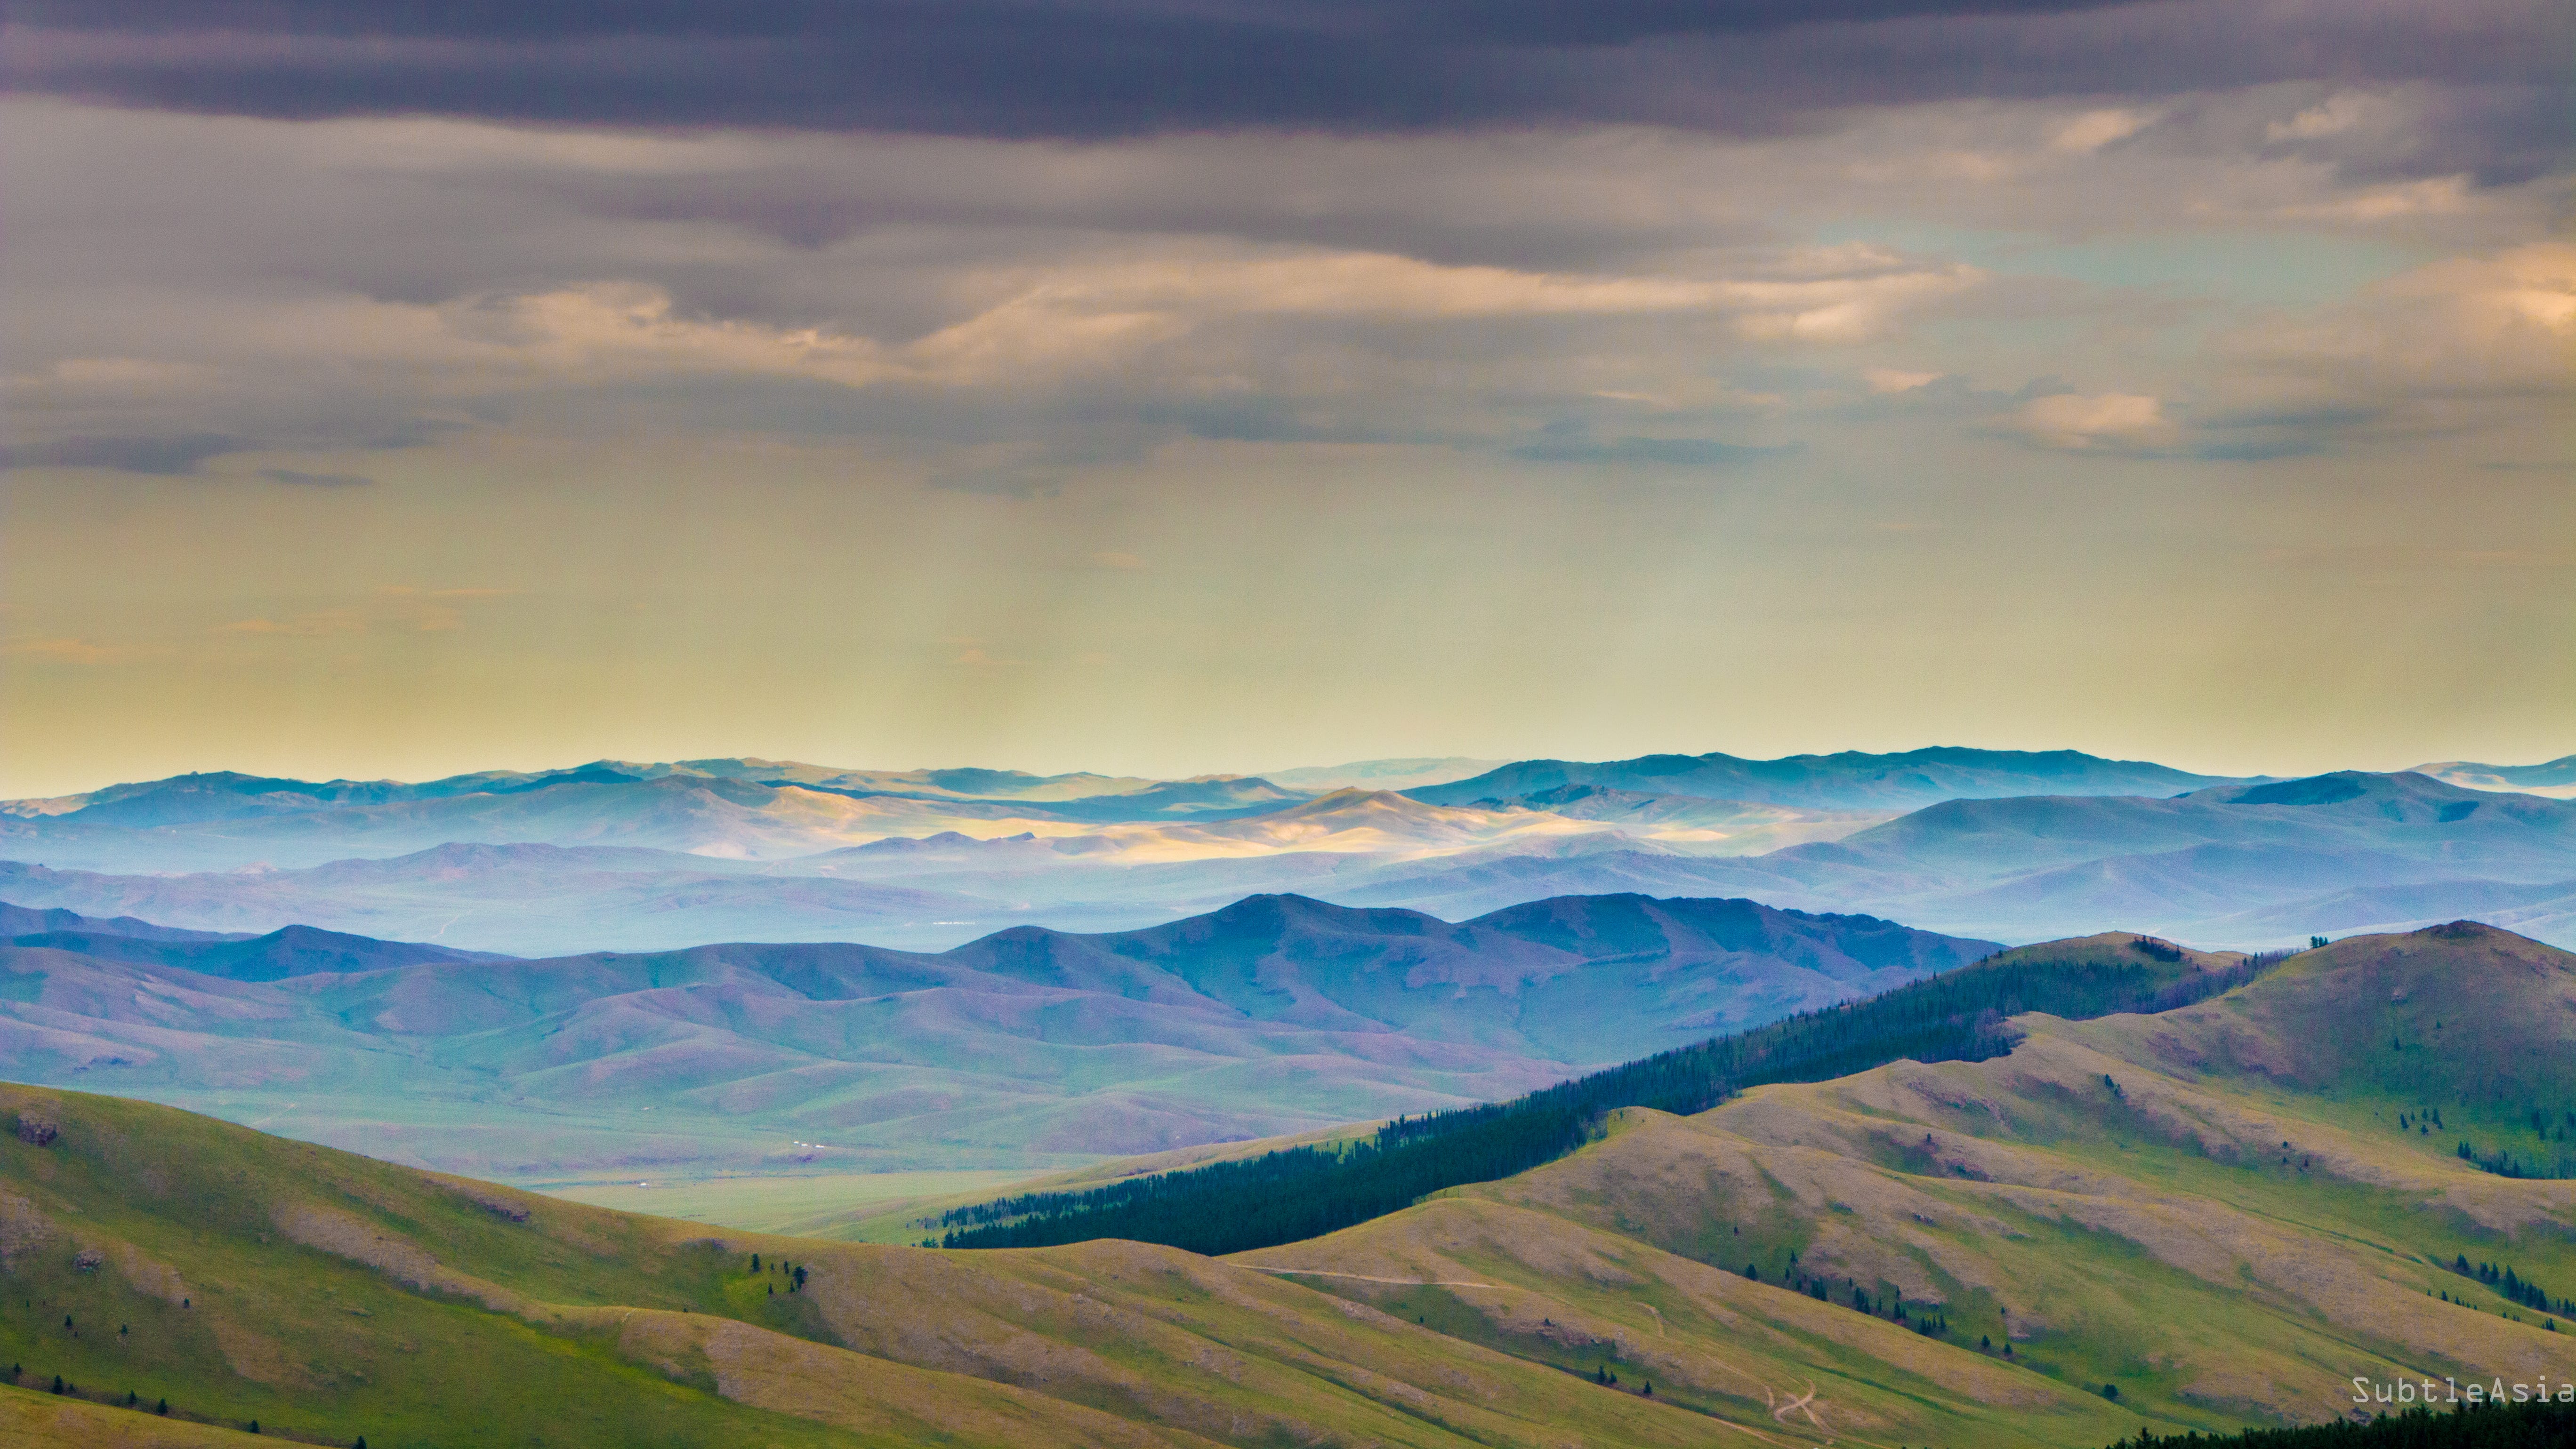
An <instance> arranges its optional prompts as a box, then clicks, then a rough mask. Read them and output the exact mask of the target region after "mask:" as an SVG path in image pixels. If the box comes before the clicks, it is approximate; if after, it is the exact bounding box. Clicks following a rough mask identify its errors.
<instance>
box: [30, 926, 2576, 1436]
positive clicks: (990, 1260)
mask: <svg viewBox="0 0 2576 1449" xmlns="http://www.w3.org/2000/svg"><path fill="white" fill-rule="evenodd" d="M1282 919H1283V921H1284V920H1285V919H1286V917H1285V916H1283V917H1282ZM1426 929H1427V928H1426ZM1139 949H1143V947H1142V944H1141V943H1139ZM2036 954H2037V955H2045V954H2046V953H2045V952H2039V953H2036ZM1122 959H1130V960H1133V958H1122ZM1135 964H1136V965H1137V966H1138V967H1139V969H1141V968H1142V966H1143V963H1142V962H1136V963H1135ZM447 969H454V968H447ZM290 979H315V978H290ZM2010 1026H2011V1028H2012V1031H2013V1034H2014V1035H2015V1036H2016V1037H2017V1038H2018V1039H2017V1041H2016V1042H2015V1044H2013V1045H2012V1046H2011V1048H2010V1050H2009V1051H2008V1052H2006V1053H2004V1054H2002V1055H1995V1056H1989V1057H1987V1058H1985V1059H1984V1060H1977V1061H1947V1062H1940V1063H1934V1064H1928V1065H1927V1064H1925V1063H1921V1062H1917V1061H1911V1060H1900V1061H1894V1062H1890V1063H1888V1064H1886V1065H1882V1066H1877V1067H1873V1068H1871V1069H1869V1070H1867V1071H1862V1072H1859V1073H1857V1074H1855V1075H1850V1076H1845V1077H1841V1078H1838V1079H1834V1080H1830V1081H1821V1082H1805V1083H1789V1084H1780V1085H1771V1086H1762V1087H1756V1088H1753V1089H1751V1090H1748V1091H1745V1092H1743V1093H1742V1094H1741V1095H1738V1096H1735V1097H1733V1098H1732V1099H1731V1100H1728V1101H1725V1102H1723V1103H1721V1104H1720V1105H1718V1106H1716V1107H1714V1108H1711V1109H1710V1110H1708V1111H1705V1112H1700V1113H1698V1114H1696V1115H1691V1116H1674V1115H1669V1114H1665V1113H1661V1112H1654V1111H1648V1110H1644V1109H1633V1108H1632V1109H1628V1110H1626V1111H1623V1112H1620V1113H1617V1114H1615V1115H1614V1116H1613V1117H1612V1118H1610V1119H1608V1120H1605V1121H1603V1122H1602V1123H1601V1124H1600V1130H1599V1131H1598V1132H1597V1133H1596V1134H1595V1135H1594V1136H1593V1138H1592V1140H1591V1141H1589V1142H1588V1143H1587V1144H1585V1145H1583V1146H1581V1147H1580V1148H1579V1150H1576V1151H1574V1152H1572V1153H1571V1154H1570V1155H1567V1156H1565V1157H1562V1158H1560V1159H1558V1160H1556V1161H1553V1162H1551V1163H1549V1164H1547V1165H1546V1166H1543V1167H1540V1168H1537V1169H1535V1170H1532V1171H1529V1172H1525V1173H1521V1174H1518V1175H1514V1176H1511V1177H1505V1178H1500V1179H1497V1180H1493V1181H1488V1182H1483V1183H1479V1184H1475V1185H1470V1186H1466V1187H1461V1188H1458V1189H1455V1190H1452V1191H1450V1192H1447V1193H1443V1194H1441V1195H1439V1196H1436V1197H1432V1198H1429V1199H1426V1200H1422V1201H1419V1202H1416V1203H1414V1204H1413V1205H1411V1206H1409V1207H1403V1208H1401V1209H1399V1210H1396V1211H1393V1212H1390V1213H1387V1214H1385V1215H1383V1216H1380V1217H1377V1218H1374V1219H1373V1220H1370V1221H1367V1222H1363V1223H1361V1224H1360V1225H1359V1226H1357V1227H1354V1228H1349V1229H1346V1230H1344V1231H1341V1232H1338V1233H1335V1234H1332V1235H1330V1236H1328V1237H1324V1238H1319V1239H1313V1240H1308V1241H1303V1242H1293V1243H1287V1244H1283V1245H1280V1246H1277V1247H1272V1248H1265V1249H1261V1250H1258V1251H1254V1252H1249V1253H1243V1254H1238V1255H1235V1256H1233V1257H1231V1258H1205V1257H1198V1256H1195V1255H1192V1254H1189V1253H1185V1252H1181V1251H1178V1250H1176V1249H1171V1248H1163V1247H1155V1246H1150V1245H1146V1244H1140V1243H1133V1242H1115V1241H1093V1242H1087V1243H1076V1244H1071V1245H1067V1246H1062V1247H1050V1248H1038V1249H1027V1250H1017V1251H1007V1252H968V1251H938V1250H926V1249H922V1248H917V1247H903V1246H895V1245H890V1244H883V1243H873V1242H854V1241H827V1240H820V1239H815V1238H794V1237H782V1236H776V1235H771V1234H764V1233H757V1232H750V1231H744V1230H737V1229H727V1228H710V1227H708V1226H707V1225H705V1224H700V1223H681V1222H675V1221H672V1220H669V1219H656V1218H647V1217H639V1216H633V1215H628V1214H623V1213H616V1212H610V1211H606V1210H603V1209H600V1208H595V1207H589V1206H583V1205H580V1204H576V1203H571V1202H566V1201H562V1200H559V1199H553V1198H548V1197H544V1196H539V1195H535V1194H530V1193H525V1192H519V1191H514V1190H512V1189H510V1188H508V1187H504V1186H500V1185H497V1184H492V1183H487V1182H478V1181H474V1180H471V1179H467V1178H459V1177H453V1176H447V1175H444V1174H436V1173H424V1172H419V1171H415V1170H412V1169H408V1168H405V1167H402V1166H398V1165H395V1164H390V1163H386V1162H381V1161H375V1160H371V1159H368V1158H362V1157H357V1156H353V1155H350V1154H347V1153H342V1152H337V1151H333V1150H330V1149H328V1148H322V1147H314V1146H310V1145H307V1144H302V1143H293V1142H286V1141H282V1140H279V1139H278V1138H275V1137H271V1136H266V1135H263V1134H260V1133H258V1132H254V1131H249V1130H246V1129H244V1128H242V1127H240V1126H236V1125H232V1124H228V1123H224V1122H220V1121H215V1120H211V1119H208V1118H205V1117H202V1116H192V1115H190V1114H187V1113H182V1112H177V1111H173V1110H170V1109H168V1108H166V1107H160V1106H155V1105H151V1104H147V1103H140V1102H134V1101H130V1100H119V1099H116V1098H111V1097H101V1096H96V1095H91V1094H87V1093H80V1092H69V1091H62V1090H59V1089H50V1088H41V1087H23V1086H5V1087H0V1126H5V1127H6V1128H7V1129H8V1130H7V1131H6V1132H4V1133H0V1279H5V1280H6V1285H7V1288H8V1290H9V1297H8V1300H7V1301H8V1305H9V1306H8V1307H7V1308H6V1309H5V1310H0V1358H5V1359H7V1360H8V1361H9V1362H11V1363H12V1364H14V1365H15V1366H16V1368H15V1372H14V1374H13V1375H12V1377H13V1379H14V1383H0V1433H5V1434H6V1435H7V1436H8V1437H9V1438H10V1439H11V1441H12V1442H23V1443H29V1444H34V1445H42V1446H48V1449H50V1446H56V1445H84V1446H86V1445H93V1444H114V1443H126V1444H134V1445H139V1446H153V1449H159V1446H165V1445H170V1446H176V1445H188V1446H198V1449H220V1446H222V1445H225V1444H231V1443H241V1444H245V1445H246V1444H248V1443H250V1442H252V1440H251V1438H250V1431H253V1430H256V1431H257V1432H258V1433H259V1434H260V1435H261V1436H262V1437H264V1438H270V1439H273V1438H275V1437H278V1436H281V1435H282V1436H284V1437H288V1438H290V1439H294V1440H298V1441H303V1442H321V1443H335V1444H346V1443H350V1442H352V1441H354V1440H356V1439H357V1438H359V1437H361V1436H365V1437H367V1438H368V1439H369V1441H370V1442H372V1443H377V1444H383V1445H389V1446H391V1445H406V1444H409V1445H418V1444H434V1443H455V1442H484V1443H503V1442H508V1443H517V1442H540V1441H541V1442H544V1443H548V1444H554V1445H561V1446H567V1449H573V1446H580V1449H588V1446H594V1445H595V1446H603V1449H605V1446H622V1445H626V1444H633V1443H643V1442H651V1443H657V1444H664V1445H670V1446H674V1449H682V1446H686V1449H696V1446H720V1445H722V1446H730V1445H746V1446H748V1445H760V1446H770V1449H808V1446H812V1449H844V1446H879V1445H895V1444H919V1443H931V1442H940V1443H954V1444H960V1445H992V1446H1002V1445H1010V1446H1029V1445H1075V1444H1079V1445H1120V1446H1176V1449H1177V1446H1184V1445H1186V1446H1202V1449H1203V1446H1209V1445H1229V1446H1243V1449H1254V1446H1263V1445H1273V1444H1282V1443H1300V1444H1314V1443H1333V1442H1339V1443H1362V1442H1368V1443H1379V1444H1386V1445H1401V1446H1418V1449H1453V1446H1456V1449H1463V1446H1466V1445H1470V1444H1527V1445H1539V1444H1548V1445H1553V1444H1558V1443H1563V1442H1567V1441H1569V1440H1571V1441H1574V1442H1581V1443H1586V1444H1596V1445H1620V1446H1674V1449H1679V1446H1684V1445H1698V1444H1706V1443H1709V1442H1711V1441H1712V1439H1713V1438H1714V1439H1716V1440H1718V1441H1720V1442H1724V1441H1727V1440H1732V1439H1737V1438H1742V1439H1748V1440H1752V1441H1754V1442H1759V1443H1767V1444H1773V1445H1798V1446H1816V1449H1821V1446H1823V1445H1826V1444H1829V1443H1839V1444H1881V1445H1900V1444H1922V1443H1933V1444H1952V1445H1968V1444H1973V1445H1978V1446H1997V1449H2081V1446H2099V1445H2104V1444H2108V1443H2110V1442H2112V1441H2114V1440H2117V1439H2124V1438H2129V1437H2131V1436H2134V1435H2137V1434H2138V1433H2140V1432H2141V1431H2146V1430H2152V1431H2154V1432H2155V1433H2157V1434H2159V1435H2173V1434H2180V1433H2183V1432H2185V1431H2200V1432H2204V1433H2209V1432H2225V1431H2229V1430H2234V1429H2238V1428H2242V1427H2245V1426H2248V1425H2280V1424H2285V1423H2286V1424H2300V1423H2306V1424H2317V1423H2326V1422H2331V1421H2334V1420H2339V1419H2345V1418H2348V1417H2351V1416H2354V1415H2356V1414H2362V1415H2367V1414H2369V1413H2371V1412H2373V1411H2374V1410H2376V1409H2377V1408H2378V1407H2379V1404H2380V1400H2379V1399H2378V1398H2377V1397H2376V1396H2377V1394H2378V1393H2380V1392H2382V1391H2389V1392H2391V1393H2392V1395H2393V1386H2394V1385H2395V1384H2397V1383H2400V1382H2404V1383H2408V1384H2416V1383H2421V1382H2427V1381H2429V1382H2431V1383H2433V1384H2435V1385H2437V1386H2438V1385H2444V1384H2449V1383H2456V1384H2460V1385H2463V1386H2465V1385H2467V1384H2471V1383H2476V1384H2481V1385H2483V1384H2485V1383H2486V1382H2488V1381H2489V1380H2490V1379H2492V1380H2494V1381H2496V1382H2501V1383H2509V1384H2511V1383H2519V1384H2525V1385H2530V1384H2535V1383H2538V1382H2541V1381H2543V1380H2544V1379H2545V1380H2547V1381H2550V1382H2552V1383H2556V1382H2563V1381H2565V1380H2566V1379H2567V1376H2568V1375H2569V1374H2570V1373H2571V1371H2576V1351H2571V1348H2570V1342H2571V1340H2570V1337H2569V1335H2568V1334H2567V1333H2566V1332H2563V1331H2561V1329H2562V1322H2561V1320H2562V1319H2563V1318H2564V1317H2565V1315H2566V1314H2567V1313H2568V1312H2569V1310H2570V1309H2571V1308H2576V1297H2571V1295H2576V1181H2571V1179H2569V1178H2567V1177H2563V1176H2556V1175H2554V1174H2555V1173H2558V1172H2563V1171H2566V1170H2567V1167H2566V1166H2565V1165H2564V1164H2566V1163H2568V1162H2569V1161H2570V1156H2571V1155H2570V1151H2569V1148H2568V1145H2567V1138H2568V1137H2569V1136H2570V1135H2571V1134H2576V1095H2571V1094H2576V1077H2571V1076H2570V1071H2569V1063H2571V1062H2576V957H2571V956H2570V955H2569V954H2568V953H2566V952H2562V951H2557V950H2554V949H2552V948H2550V947H2548V946H2545V945H2541V944H2539V943H2536V942H2533V941H2529V940H2527V939H2523V938H2520V937H2517V936H2514V935H2512V934H2511V933H2508V932H2503V931H2498V930H2495V929H2493V928H2491V927H2487V926H2482V925H2478V924H2475V923H2471V922H2454V923H2446V924H2444V925H2440V926H2436V927H2432V928H2428V929H2426V930H2423V931H2419V932H2413V933H2409V934H2405V935H2396V936H2367V937H2357V938H2353V939H2349V940H2345V941H2340V942H2337V943H2335V944H2333V945H2331V946H2329V947H2326V948H2324V949H2321V950H2312V951H2308V952H2305V953H2302V954H2300V955H2298V956H2295V957H2293V958H2291V959H2290V960H2288V961H2287V962H2285V963H2283V964H2281V965H2279V966H2278V967H2277V968H2276V969H2273V970H2271V971H2269V972H2266V973H2264V974H2262V975H2260V976H2258V977H2257V978H2255V979H2254V980H2253V981H2251V982H2250V984H2246V985H2242V986H2238V987H2236V988H2235V989H2233V990H2230V991H2228V992H2226V993H2225V994H2222V995H2219V996H2216V997H2213V998H2210V999H2207V1000H2204V1001H2200V1002H2198V1003H2197V1004H2194V1005H2190V1006H2186V1007H2181V1008H2178V1009H2174V1010H2169V1011H2164V1012H2160V1013H2153V1014H2130V1015H2114V1016H2108V1017H2102V1018H2099V1019H2095V1020H2091V1021H2084V1022H2069V1021H2062V1020H2058V1019H2055V1018H2050V1017H2045V1016H2023V1017H2018V1018H2015V1019H2014V1020H2013V1021H2012V1022H2011V1023H2010ZM1152 1167H1153V1164H1152V1163H1149V1162H1148V1163H1134V1164H1128V1165H1126V1166H1125V1168H1124V1169H1120V1168H1114V1167H1111V1168H1095V1169H1094V1170H1093V1172H1092V1174H1091V1176H1092V1177H1094V1178H1097V1177H1099V1176H1100V1175H1101V1174H1102V1173H1103V1172H1108V1173H1112V1174H1115V1173H1116V1172H1119V1171H1121V1170H1124V1171H1127V1172H1137V1171H1150V1170H1152ZM2392 1407H2393V1405H2392ZM165 1411H166V1412H165ZM2443 1417H2444V1418H2445V1419H2447V1418H2448V1417H2449V1416H2448V1415H2445V1416H2443ZM2412 1442H2425V1443H2431V1442H2439V1441H2436V1440H2433V1439H2431V1438H2428V1437H2419V1438H2418V1439H2417V1440H2415V1441H2412Z"/></svg>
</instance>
